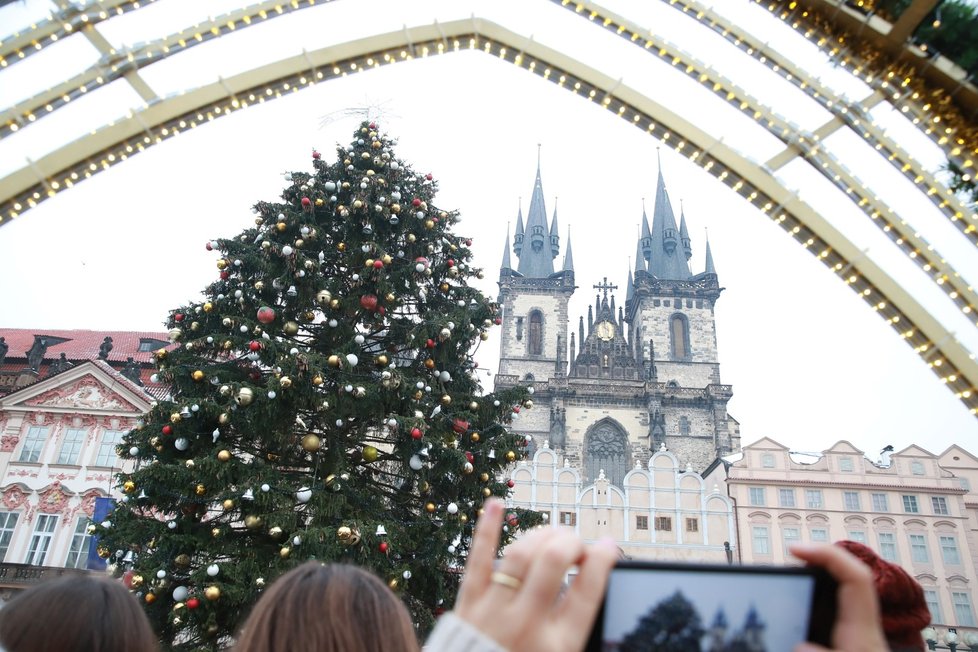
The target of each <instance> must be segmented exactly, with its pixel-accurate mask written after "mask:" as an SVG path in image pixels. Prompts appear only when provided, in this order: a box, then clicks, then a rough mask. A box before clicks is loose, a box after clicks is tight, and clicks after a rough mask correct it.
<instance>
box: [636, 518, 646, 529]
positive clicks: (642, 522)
mask: <svg viewBox="0 0 978 652" xmlns="http://www.w3.org/2000/svg"><path fill="white" fill-rule="evenodd" d="M635 529H636V530H648V529H649V517H648V516H636V517H635Z"/></svg>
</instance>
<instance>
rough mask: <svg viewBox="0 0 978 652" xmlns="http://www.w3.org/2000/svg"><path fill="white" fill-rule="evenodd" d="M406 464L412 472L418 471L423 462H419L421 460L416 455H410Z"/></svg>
mask: <svg viewBox="0 0 978 652" xmlns="http://www.w3.org/2000/svg"><path fill="white" fill-rule="evenodd" d="M408 464H409V465H410V466H411V468H412V469H413V470H415V471H420V470H421V466H422V465H423V462H422V461H421V458H420V457H418V456H417V455H412V456H411V460H410V461H409V462H408Z"/></svg>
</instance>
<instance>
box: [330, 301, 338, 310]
mask: <svg viewBox="0 0 978 652" xmlns="http://www.w3.org/2000/svg"><path fill="white" fill-rule="evenodd" d="M329 307H330V308H332V309H333V310H336V309H337V308H339V307H340V300H339V299H331V300H330V302H329Z"/></svg>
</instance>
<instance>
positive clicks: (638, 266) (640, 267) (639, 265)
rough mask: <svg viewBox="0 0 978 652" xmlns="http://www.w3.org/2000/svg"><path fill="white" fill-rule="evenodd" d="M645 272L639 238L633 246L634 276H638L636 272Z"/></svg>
mask: <svg viewBox="0 0 978 652" xmlns="http://www.w3.org/2000/svg"><path fill="white" fill-rule="evenodd" d="M644 271H647V270H646V269H645V256H643V255H642V240H641V238H640V239H639V241H638V242H637V243H636V245H635V276H636V277H637V276H638V272H644Z"/></svg>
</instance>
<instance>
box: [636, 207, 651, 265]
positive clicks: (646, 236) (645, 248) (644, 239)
mask: <svg viewBox="0 0 978 652" xmlns="http://www.w3.org/2000/svg"><path fill="white" fill-rule="evenodd" d="M639 241H640V243H641V246H642V255H643V257H644V258H645V261H646V262H648V261H649V260H650V259H651V257H652V230H651V229H649V216H648V215H647V214H646V213H645V197H642V235H640V236H639Z"/></svg>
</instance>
